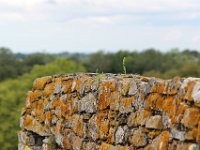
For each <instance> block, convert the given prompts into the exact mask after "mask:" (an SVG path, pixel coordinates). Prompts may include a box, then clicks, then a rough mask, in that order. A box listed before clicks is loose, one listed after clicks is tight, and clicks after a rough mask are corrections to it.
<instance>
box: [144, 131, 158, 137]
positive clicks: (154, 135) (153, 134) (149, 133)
mask: <svg viewBox="0 0 200 150" xmlns="http://www.w3.org/2000/svg"><path fill="white" fill-rule="evenodd" d="M147 133H148V137H150V138H151V139H154V138H155V137H156V136H158V135H159V134H160V131H148V132H147Z"/></svg>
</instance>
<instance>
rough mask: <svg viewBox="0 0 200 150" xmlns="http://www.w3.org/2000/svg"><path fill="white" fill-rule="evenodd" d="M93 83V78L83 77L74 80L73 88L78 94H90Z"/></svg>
mask: <svg viewBox="0 0 200 150" xmlns="http://www.w3.org/2000/svg"><path fill="white" fill-rule="evenodd" d="M93 82H94V80H93V79H92V77H89V76H84V75H82V76H79V77H78V78H76V79H74V81H73V83H72V86H71V87H72V90H76V91H77V92H78V93H83V92H89V91H90V90H91V85H92V84H93Z"/></svg>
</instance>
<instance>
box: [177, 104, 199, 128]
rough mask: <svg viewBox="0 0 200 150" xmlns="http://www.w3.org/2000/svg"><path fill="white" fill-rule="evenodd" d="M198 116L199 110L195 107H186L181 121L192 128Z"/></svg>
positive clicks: (197, 120)
mask: <svg viewBox="0 0 200 150" xmlns="http://www.w3.org/2000/svg"><path fill="white" fill-rule="evenodd" d="M199 117H200V111H199V109H197V108H188V109H187V110H186V111H185V113H184V116H183V119H182V120H181V123H183V125H184V126H185V127H188V128H193V127H195V126H196V125H197V124H198V122H199Z"/></svg>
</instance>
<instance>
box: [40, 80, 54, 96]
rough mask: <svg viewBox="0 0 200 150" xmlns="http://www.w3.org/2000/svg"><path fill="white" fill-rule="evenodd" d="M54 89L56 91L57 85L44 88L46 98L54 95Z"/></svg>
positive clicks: (50, 84)
mask: <svg viewBox="0 0 200 150" xmlns="http://www.w3.org/2000/svg"><path fill="white" fill-rule="evenodd" d="M54 89H55V83H53V82H51V83H49V84H47V85H46V86H45V88H44V91H43V92H44V95H45V96H46V97H49V96H50V95H52V94H53V92H54Z"/></svg>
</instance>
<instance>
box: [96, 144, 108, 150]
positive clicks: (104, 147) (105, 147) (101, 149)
mask: <svg viewBox="0 0 200 150" xmlns="http://www.w3.org/2000/svg"><path fill="white" fill-rule="evenodd" d="M109 149H110V144H107V143H105V142H102V143H101V145H100V146H99V147H98V150H109Z"/></svg>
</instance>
